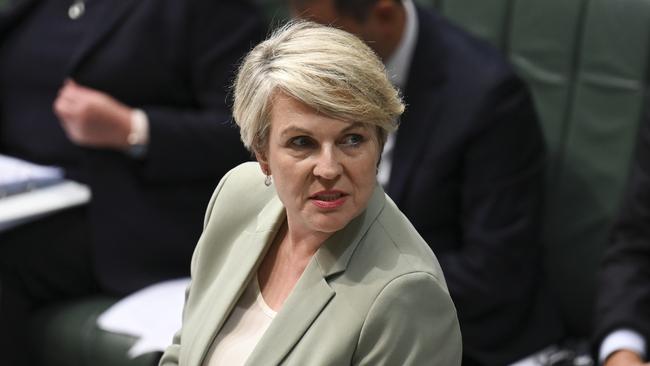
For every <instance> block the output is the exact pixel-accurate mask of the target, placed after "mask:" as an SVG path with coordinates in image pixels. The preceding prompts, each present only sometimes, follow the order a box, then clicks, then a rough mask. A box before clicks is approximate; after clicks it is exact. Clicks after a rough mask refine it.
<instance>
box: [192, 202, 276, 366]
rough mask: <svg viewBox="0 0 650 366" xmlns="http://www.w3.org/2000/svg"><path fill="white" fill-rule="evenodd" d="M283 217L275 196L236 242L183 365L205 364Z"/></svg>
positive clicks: (213, 286) (204, 309)
mask: <svg viewBox="0 0 650 366" xmlns="http://www.w3.org/2000/svg"><path fill="white" fill-rule="evenodd" d="M284 217H285V211H284V207H283V206H282V203H281V202H280V200H279V199H278V198H277V197H274V198H273V199H272V200H271V201H270V202H269V203H268V204H267V205H266V206H265V207H264V209H263V210H262V211H261V212H260V214H259V215H258V220H257V226H256V228H255V230H254V231H244V232H243V233H242V234H241V235H239V237H238V238H237V240H236V242H235V243H233V246H232V248H233V253H232V254H231V255H230V258H229V260H228V261H226V263H225V267H224V269H223V270H222V271H221V273H220V274H219V276H218V277H217V279H216V280H215V281H214V282H213V283H212V284H211V285H210V287H209V288H208V290H207V292H208V293H209V294H210V296H208V298H209V299H210V301H207V302H205V303H204V304H202V306H201V309H200V310H199V312H200V314H201V317H200V318H201V319H203V321H202V324H203V325H204V327H203V328H200V329H198V331H197V333H196V336H195V338H194V339H193V340H190V342H188V343H189V344H190V350H189V352H188V353H187V355H188V360H187V363H184V364H187V365H202V364H203V363H204V361H205V358H206V356H207V354H208V351H209V350H210V347H211V345H212V342H213V340H214V338H215V336H216V335H217V334H218V332H219V330H220V329H221V327H222V326H223V324H224V322H225V321H226V319H227V318H228V316H229V315H230V312H231V311H232V309H233V308H234V307H235V305H236V304H237V301H238V300H239V298H240V296H241V294H242V293H243V292H244V290H245V289H246V286H247V285H248V283H249V281H250V280H251V278H253V276H254V274H255V271H256V270H257V267H258V266H259V264H260V262H261V260H262V258H264V255H265V254H266V251H267V249H268V247H269V246H270V244H271V242H272V241H273V239H274V237H275V234H276V232H277V230H278V228H279V227H280V224H281V223H282V222H283V221H284ZM235 251H236V252H235Z"/></svg>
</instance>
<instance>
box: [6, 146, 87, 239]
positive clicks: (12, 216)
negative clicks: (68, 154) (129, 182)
mask: <svg viewBox="0 0 650 366" xmlns="http://www.w3.org/2000/svg"><path fill="white" fill-rule="evenodd" d="M89 200H90V189H89V188H88V187H87V186H85V185H83V184H80V183H77V182H73V181H70V180H66V179H64V177H63V170H62V169H61V168H57V167H49V166H42V165H37V164H33V163H30V162H27V161H24V160H20V159H16V158H13V157H10V156H6V155H1V154H0V231H2V230H7V229H9V228H11V227H14V226H17V225H20V224H22V223H25V222H28V221H31V220H34V219H37V218H39V217H42V216H44V215H47V214H49V213H52V212H55V211H58V210H62V209H64V208H68V207H72V206H77V205H81V204H84V203H86V202H88V201H89Z"/></svg>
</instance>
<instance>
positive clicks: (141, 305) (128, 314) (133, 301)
mask: <svg viewBox="0 0 650 366" xmlns="http://www.w3.org/2000/svg"><path fill="white" fill-rule="evenodd" d="M189 283H190V279H189V278H179V279H175V280H169V281H164V282H160V283H157V284H153V285H151V286H149V287H146V288H144V289H142V290H140V291H137V292H135V293H133V294H131V295H129V296H127V297H126V298H124V299H122V300H120V301H118V302H117V303H116V304H115V305H113V306H111V307H110V308H109V309H108V310H106V311H105V312H104V313H102V314H101V315H100V316H99V318H98V319H97V325H98V326H99V327H100V328H101V329H103V330H106V331H109V332H114V333H120V334H128V335H130V336H134V337H137V338H138V340H137V341H136V343H135V344H134V345H133V347H131V349H130V350H129V352H128V354H129V356H130V357H132V358H135V357H138V356H140V355H142V354H144V353H147V352H155V351H160V352H162V351H164V350H165V349H166V348H167V346H169V345H170V344H171V343H172V339H173V337H174V333H176V331H178V330H179V329H180V328H181V323H182V316H183V304H184V302H185V289H186V288H187V286H188V285H189Z"/></svg>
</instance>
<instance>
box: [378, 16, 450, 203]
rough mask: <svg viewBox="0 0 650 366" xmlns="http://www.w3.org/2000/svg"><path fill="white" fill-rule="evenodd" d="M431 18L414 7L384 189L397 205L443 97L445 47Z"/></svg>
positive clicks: (427, 139)
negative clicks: (414, 26) (401, 104)
mask: <svg viewBox="0 0 650 366" xmlns="http://www.w3.org/2000/svg"><path fill="white" fill-rule="evenodd" d="M432 17H433V15H432V14H430V13H428V12H426V11H423V10H422V9H420V8H418V20H419V27H420V30H419V32H418V40H417V44H416V46H415V52H414V53H413V59H412V64H411V67H410V71H409V76H408V79H407V85H406V90H405V93H404V100H405V101H406V111H405V113H404V115H403V116H402V119H401V122H400V126H399V129H398V130H397V136H396V139H395V150H394V152H393V164H392V168H391V174H390V179H389V184H388V189H387V191H388V195H389V196H390V197H391V198H392V199H393V200H394V201H395V202H397V204H398V205H399V203H400V200H401V197H402V196H403V195H404V193H405V191H406V190H407V188H406V187H407V184H408V182H409V180H410V179H411V175H412V170H413V168H414V167H415V166H416V165H417V164H418V163H419V162H420V158H421V156H422V155H421V154H422V151H423V150H424V149H425V148H426V145H427V143H428V142H429V140H430V136H431V135H432V130H433V129H434V128H435V121H436V118H435V116H436V115H437V114H439V112H438V111H439V109H440V108H441V106H442V100H443V98H444V80H445V76H444V68H445V62H446V61H445V52H444V49H445V48H444V45H443V40H442V39H440V37H439V36H438V31H437V21H435V22H432V19H431V18H432ZM438 21H439V20H438Z"/></svg>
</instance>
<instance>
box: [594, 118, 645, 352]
mask: <svg viewBox="0 0 650 366" xmlns="http://www.w3.org/2000/svg"><path fill="white" fill-rule="evenodd" d="M636 154H637V155H636V158H635V160H634V162H633V165H632V170H631V175H630V177H629V181H628V187H627V190H626V192H625V194H624V197H623V205H622V207H621V212H620V215H619V219H618V220H617V223H616V224H615V226H614V228H613V230H612V235H611V238H610V242H609V246H608V247H607V248H606V250H605V253H604V256H603V260H602V263H601V270H600V273H599V277H598V279H599V289H598V296H597V301H596V312H595V313H596V321H595V330H596V331H595V342H594V345H595V346H596V347H598V346H599V345H600V343H601V342H602V340H603V338H604V337H605V336H607V334H609V333H610V332H612V331H614V330H616V329H618V328H629V329H633V330H636V331H637V332H639V333H640V334H641V335H642V336H643V337H644V338H645V340H646V344H648V343H650V342H649V341H650V312H649V311H648V309H650V119H649V120H647V121H645V125H644V126H642V130H641V131H640V135H639V140H638V146H637V151H636Z"/></svg>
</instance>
